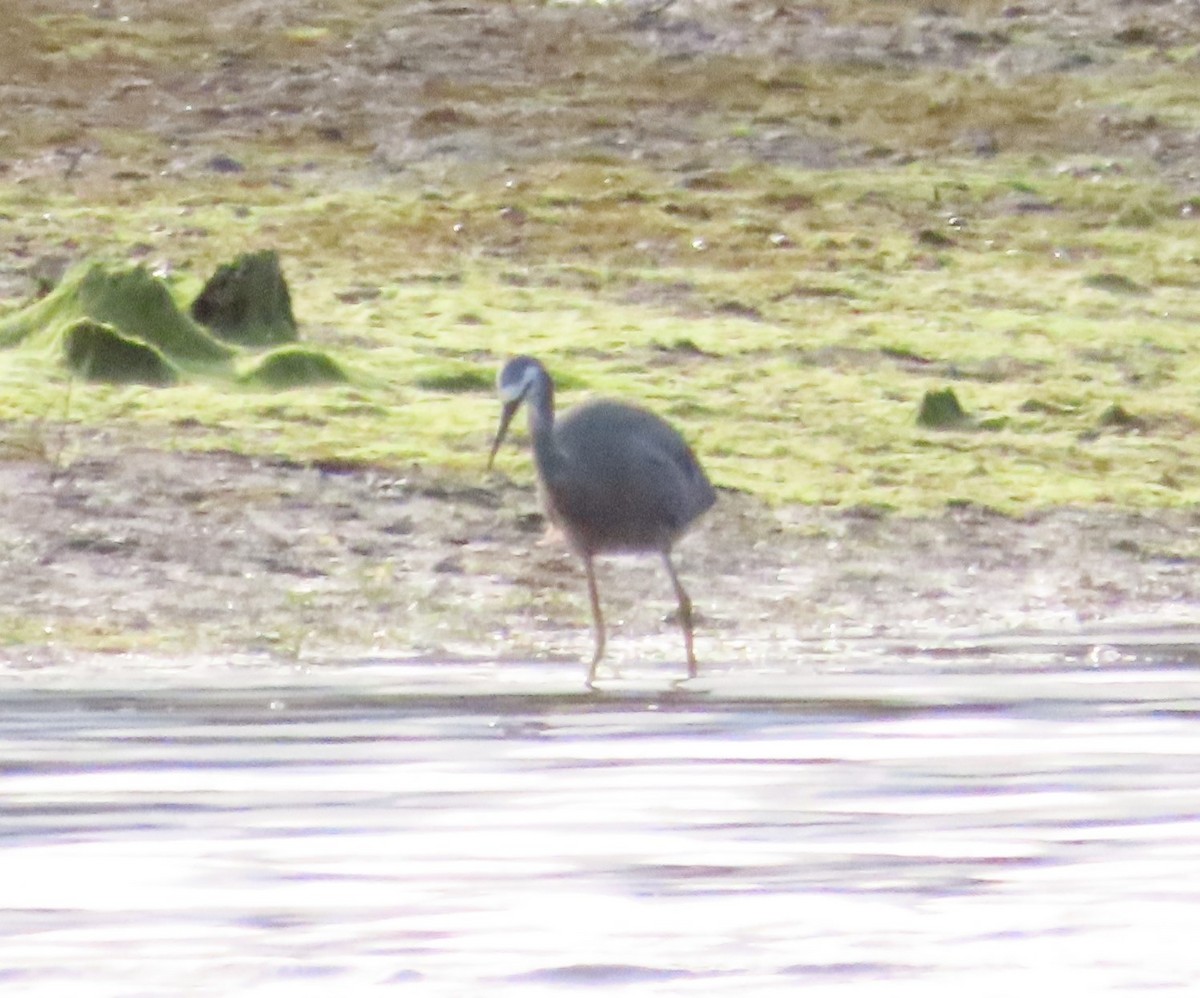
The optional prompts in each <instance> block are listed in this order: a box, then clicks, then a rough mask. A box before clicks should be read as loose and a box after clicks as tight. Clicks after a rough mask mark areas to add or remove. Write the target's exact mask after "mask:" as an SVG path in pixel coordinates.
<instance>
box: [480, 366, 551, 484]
mask: <svg viewBox="0 0 1200 998" xmlns="http://www.w3.org/2000/svg"><path fill="white" fill-rule="evenodd" d="M496 391H497V392H498V394H499V395H500V402H501V405H502V406H503V408H502V409H501V410H500V427H499V429H498V430H497V431H496V439H495V440H493V441H492V452H491V454H489V455H488V468H489V469H490V468H491V467H492V462H493V461H495V460H496V452H497V451H498V450H500V445H501V444H502V443H504V435H505V434H506V433H507V432H508V424H509V423H511V422H512V419H513V416H515V415H516V414H517V410H518V409H519V408H520V407H521V403H522V402H524V401H525V399H526V398H527V397H528V396H529V394H530V393H531V392H533V393H536V394H538V395H540V396H543V397H544V398H546V399H549V393H550V392H552V391H553V386H552V383H551V381H550V375H549V374H547V373H546V369H545V368H544V367H543V366H542V362H541V361H540V360H538V359H536V358H535V357H514V358H513V359H512V360H510V361H509V362H508V363H507V364H505V365H504V366H503V367H502V368H501V369H500V374H499V376H498V377H497V378H496ZM538 402H539V404H540V403H541V402H542V399H541V398H539V399H538Z"/></svg>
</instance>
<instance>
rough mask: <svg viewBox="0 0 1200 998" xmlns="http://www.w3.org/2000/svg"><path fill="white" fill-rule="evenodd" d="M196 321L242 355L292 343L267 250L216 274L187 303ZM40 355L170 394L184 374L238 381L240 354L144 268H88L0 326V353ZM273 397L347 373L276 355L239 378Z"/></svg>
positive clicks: (319, 361) (296, 354)
mask: <svg viewBox="0 0 1200 998" xmlns="http://www.w3.org/2000/svg"><path fill="white" fill-rule="evenodd" d="M192 312H193V314H195V315H196V316H197V318H198V319H201V320H203V321H204V322H206V323H210V324H212V325H213V327H214V330H215V331H216V332H217V333H219V334H220V335H221V336H224V337H227V338H228V339H229V340H231V341H234V342H236V343H237V344H239V345H242V346H250V347H254V346H264V345H266V346H272V345H275V344H277V343H279V342H289V343H290V342H292V341H294V340H295V339H296V336H297V334H296V320H295V317H294V316H293V314H292V305H291V296H290V294H289V293H288V289H287V285H286V284H285V283H284V281H283V275H282V274H281V273H280V270H279V258H278V256H277V255H276V254H275V253H274V252H273V251H264V252H261V253H251V254H246V255H244V256H241V257H238V259H237V260H235V261H234V262H233V263H231V264H227V265H225V266H223V267H221V268H219V269H218V270H217V272H216V273H215V274H214V275H213V277H212V278H211V279H210V280H209V282H208V284H207V285H206V286H205V288H204V290H203V291H202V292H201V293H200V295H199V297H197V298H196V300H195V301H194V302H193V303H192ZM18 346H19V347H25V348H28V349H30V350H34V351H39V352H41V353H42V354H44V355H45V356H46V357H47V358H49V359H51V360H52V362H53V363H55V364H65V365H66V366H67V367H69V368H70V369H71V371H73V372H74V373H75V374H77V375H79V376H80V377H82V378H86V379H87V380H89V381H101V382H107V383H110V384H144V385H155V386H166V385H172V384H175V383H176V382H178V381H180V380H181V379H184V378H186V377H187V376H188V375H193V374H195V375H201V376H203V377H206V378H210V379H211V378H214V377H215V378H226V379H229V380H231V381H232V380H233V379H234V378H235V377H236V369H235V363H234V362H235V360H236V358H237V355H238V354H239V353H240V351H239V350H238V349H237V346H234V345H230V344H229V343H223V342H221V341H220V340H219V339H217V338H216V336H214V335H213V334H212V333H211V332H210V331H209V330H208V329H205V328H204V326H202V325H200V323H199V322H198V321H196V320H195V319H193V318H192V317H190V316H188V315H186V314H185V313H184V312H183V311H182V310H181V309H180V308H179V306H178V305H177V304H176V302H175V299H174V298H173V297H172V295H171V291H170V289H169V288H168V287H167V285H166V284H165V283H164V282H163V281H162V280H160V279H159V278H158V277H156V276H155V275H153V274H151V273H150V272H149V271H148V270H146V268H145V267H141V266H127V265H112V264H106V263H98V262H93V263H88V264H83V265H80V266H78V267H76V268H74V269H73V270H71V271H69V272H68V273H67V274H66V276H64V278H63V280H62V282H61V283H60V284H59V285H58V287H56V288H55V289H54V290H53V291H52V292H50V294H48V295H47V296H46V297H45V298H42V299H41V300H39V301H36V302H34V303H33V304H31V305H29V306H27V307H26V308H24V309H22V310H20V311H19V312H16V313H14V314H12V315H9V316H7V317H5V318H4V319H0V348H2V347H18ZM236 379H237V381H238V382H240V383H242V384H246V385H250V386H253V387H260V388H268V389H279V388H296V387H299V386H302V385H323V384H335V383H338V382H343V381H347V380H349V379H348V378H347V375H346V372H345V371H344V370H343V369H342V368H341V367H340V366H339V365H338V364H337V363H336V362H335V361H334V360H333V359H332V358H330V357H328V356H327V355H325V354H324V353H322V352H320V351H319V350H312V349H305V348H301V347H297V346H290V347H285V348H283V349H278V350H275V351H273V352H271V353H269V354H267V355H266V356H265V357H263V358H262V359H261V360H259V361H258V363H256V364H255V366H254V367H253V368H252V369H251V370H250V371H249V372H248V373H247V374H244V375H242V376H240V377H237V378H236Z"/></svg>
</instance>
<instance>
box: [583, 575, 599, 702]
mask: <svg viewBox="0 0 1200 998" xmlns="http://www.w3.org/2000/svg"><path fill="white" fill-rule="evenodd" d="M583 568H584V571H585V572H587V584H588V596H589V597H590V598H591V601H592V626H593V627H594V628H595V630H596V651H595V653H594V654H593V655H592V665H591V668H590V669H588V678H587V685H588V689H592V688H593V687H594V686H595V685H596V666H597V665H599V664H600V659H602V658H603V657H604V614H603V613H601V612H600V592H599V590H598V589H597V588H596V568H595V566H594V565H593V564H592V556H591V555H590V554H585V555H584V556H583Z"/></svg>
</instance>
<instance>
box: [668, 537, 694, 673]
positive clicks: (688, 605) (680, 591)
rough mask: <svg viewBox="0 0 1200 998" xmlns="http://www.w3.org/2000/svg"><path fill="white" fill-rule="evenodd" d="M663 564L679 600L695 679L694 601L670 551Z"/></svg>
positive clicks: (690, 666) (689, 663)
mask: <svg viewBox="0 0 1200 998" xmlns="http://www.w3.org/2000/svg"><path fill="white" fill-rule="evenodd" d="M663 564H665V565H666V566H667V574H669V575H670V576H671V585H673V586H674V587H675V598H676V599H677V600H679V626H680V627H681V628H682V629H683V645H684V647H685V648H686V649H687V663H688V679H695V678H696V652H695V649H694V648H693V647H692V601H691V599H690V598H689V597H688V594H687V592H686V590H685V589H684V588H683V585H682V583H680V581H679V576H678V575H677V574H676V572H675V566H674V564H672V562H671V552H670V551H664V552H663Z"/></svg>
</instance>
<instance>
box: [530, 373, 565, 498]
mask: <svg viewBox="0 0 1200 998" xmlns="http://www.w3.org/2000/svg"><path fill="white" fill-rule="evenodd" d="M529 436H530V438H531V439H532V440H533V456H534V463H535V464H536V465H537V468H538V471H539V472H540V473H541V475H542V477H543V478H553V477H554V476H555V473H556V472H558V471H559V470H561V469H562V467H563V466H564V465H565V464H566V456H565V455H564V454H563V452H562V451H561V450H560V449H559V447H558V443H557V442H556V441H555V439H554V399H553V397H552V396H548V395H547V394H546V393H544V392H539V393H538V394H537V395H535V396H534V397H533V398H531V399H530V400H529Z"/></svg>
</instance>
